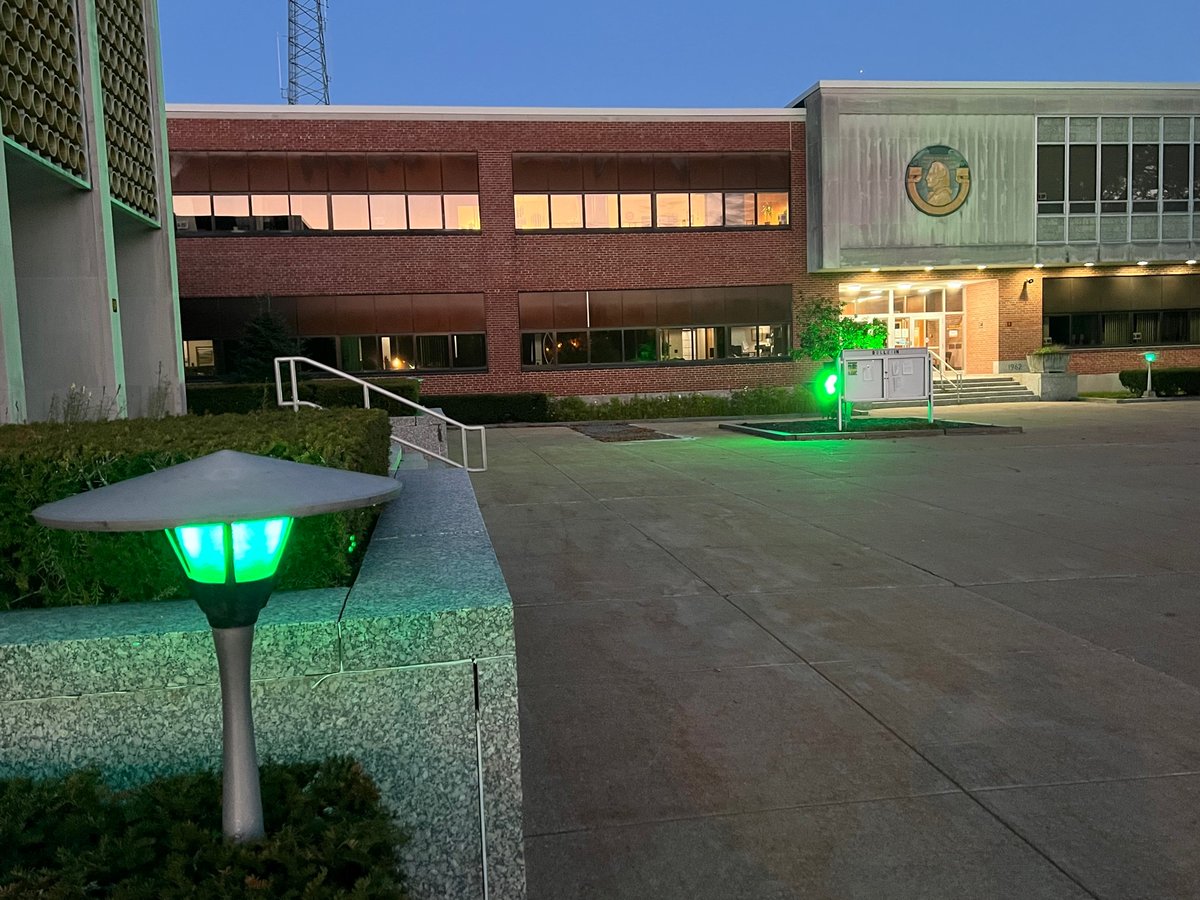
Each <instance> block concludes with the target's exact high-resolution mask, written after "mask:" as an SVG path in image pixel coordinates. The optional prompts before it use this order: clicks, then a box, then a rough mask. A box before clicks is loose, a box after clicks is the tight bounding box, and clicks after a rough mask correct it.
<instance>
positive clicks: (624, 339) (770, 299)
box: [519, 285, 791, 368]
mask: <svg viewBox="0 0 1200 900" xmlns="http://www.w3.org/2000/svg"><path fill="white" fill-rule="evenodd" d="M519 306H520V326H521V362H522V365H524V366H526V367H532V368H540V367H543V366H604V365H639V364H643V365H644V364H662V363H672V362H676V363H703V362H717V361H722V360H724V361H731V360H739V359H742V360H745V359H772V358H773V359H780V358H787V357H788V325H787V323H788V321H789V320H790V319H791V288H790V286H788V285H773V286H768V287H758V288H693V289H689V290H658V291H570V292H543V293H528V294H521V295H520V297H519ZM748 317H755V318H753V319H751V318H748ZM672 321H674V322H676V323H678V324H670V323H671V322H672ZM657 323H662V324H657Z"/></svg>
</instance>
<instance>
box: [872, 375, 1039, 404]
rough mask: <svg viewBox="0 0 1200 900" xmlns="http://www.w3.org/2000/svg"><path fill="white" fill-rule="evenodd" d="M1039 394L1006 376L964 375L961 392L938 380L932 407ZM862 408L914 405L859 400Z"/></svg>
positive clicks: (1012, 400)
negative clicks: (862, 401) (861, 401)
mask: <svg viewBox="0 0 1200 900" xmlns="http://www.w3.org/2000/svg"><path fill="white" fill-rule="evenodd" d="M1037 399H1038V396H1037V394H1035V393H1033V391H1031V390H1029V388H1027V387H1025V385H1023V384H1021V383H1020V382H1019V381H1017V380H1016V379H1014V378H1009V377H1008V376H1006V375H966V376H963V380H962V390H961V392H960V391H958V390H956V389H955V387H954V386H952V385H951V384H949V383H945V384H944V383H943V382H941V381H935V382H934V385H933V406H934V408H935V409H936V408H937V407H939V406H957V405H959V404H967V403H1020V402H1023V401H1029V400H1037ZM854 405H855V406H856V407H861V408H863V409H897V408H900V407H906V406H912V405H913V404H912V403H911V402H909V401H899V402H891V403H856V404H854Z"/></svg>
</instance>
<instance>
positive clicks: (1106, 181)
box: [1100, 144, 1129, 212]
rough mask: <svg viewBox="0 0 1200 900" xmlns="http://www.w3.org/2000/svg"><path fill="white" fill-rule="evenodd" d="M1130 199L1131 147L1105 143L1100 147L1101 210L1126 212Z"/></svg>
mask: <svg viewBox="0 0 1200 900" xmlns="http://www.w3.org/2000/svg"><path fill="white" fill-rule="evenodd" d="M1128 199H1129V148H1128V147H1127V146H1125V145H1124V144H1105V145H1104V146H1103V147H1101V148H1100V211H1101V212H1124V211H1125V206H1126V204H1125V201H1126V200H1128Z"/></svg>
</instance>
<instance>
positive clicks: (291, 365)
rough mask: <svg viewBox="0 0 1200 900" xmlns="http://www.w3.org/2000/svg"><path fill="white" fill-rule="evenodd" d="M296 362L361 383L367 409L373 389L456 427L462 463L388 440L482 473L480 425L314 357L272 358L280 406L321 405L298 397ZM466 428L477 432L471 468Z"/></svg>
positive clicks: (484, 457) (484, 453) (483, 433)
mask: <svg viewBox="0 0 1200 900" xmlns="http://www.w3.org/2000/svg"><path fill="white" fill-rule="evenodd" d="M280 363H287V364H288V374H289V376H290V381H291V386H292V394H291V398H290V399H285V398H284V396H283V369H282V367H281V365H280ZM297 363H303V364H304V365H306V366H312V367H314V368H317V369H320V370H321V371H323V372H328V373H329V374H330V375H336V376H338V377H339V378H344V379H346V380H347V381H353V382H354V383H355V384H361V385H362V389H363V407H364V408H365V409H370V408H371V393H372V392H374V393H376V394H382V395H383V396H385V397H387V398H388V399H390V400H395V401H396V402H397V403H400V404H402V405H404V406H407V407H409V408H410V409H413V410H416V411H417V412H418V413H420V414H421V415H425V416H430V417H432V418H434V419H437V420H438V421H439V422H441V423H443V424H444V425H447V426H449V427H452V428H457V429H458V434H459V439H460V441H461V446H462V462H461V463H460V462H457V461H455V460H453V459H450V458H449V457H446V456H442V455H441V454H440V453H436V452H434V451H433V450H429V449H428V448H425V447H420V446H417V445H416V444H414V443H411V442H409V441H406V440H403V439H401V438H398V437H396V436H395V435H392V440H393V441H394V442H395V443H397V444H400V445H401V446H402V447H408V448H409V449H412V450H416V451H417V452H418V453H424V454H425V455H426V456H429V457H432V458H433V459H437V460H441V461H442V462H444V463H447V464H448V465H451V466H454V467H456V468H459V469H466V470H467V471H468V472H486V471H487V432H486V431H485V430H484V427H483V426H482V425H464V424H463V423H462V422H459V421H457V420H455V419H451V418H450V417H449V416H447V415H443V414H442V413H439V412H434V411H433V410H432V409H428V408H426V407H424V406H422V405H421V404H419V403H414V402H413V401H412V400H409V399H408V398H407V397H401V396H400V395H399V394H393V393H392V392H391V391H389V390H385V389H384V388H381V387H380V386H379V385H377V384H371V382H369V381H365V380H364V379H362V378H358V377H356V376H354V375H351V374H349V373H348V372H343V371H341V370H340V369H335V368H334V367H333V366H327V365H325V363H319V362H317V361H316V360H315V359H309V358H308V357H307V356H277V357H275V401H276V402H277V403H278V404H279V405H280V406H290V407H291V408H292V410H293V411H294V412H299V411H300V407H302V406H307V407H309V408H311V409H320V408H321V407H320V406H318V405H317V404H316V403H312V402H310V401H308V400H301V399H300V392H299V390H298V382H297V379H296V364H297ZM468 431H477V432H479V454H480V462H481V464H480V465H479V466H478V467H477V468H472V467H471V466H470V465H468V463H469V459H468V457H467V432H468Z"/></svg>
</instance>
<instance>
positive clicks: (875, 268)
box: [871, 266, 879, 272]
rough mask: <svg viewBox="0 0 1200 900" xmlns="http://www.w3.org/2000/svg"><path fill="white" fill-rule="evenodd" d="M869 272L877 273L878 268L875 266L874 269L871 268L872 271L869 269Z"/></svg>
mask: <svg viewBox="0 0 1200 900" xmlns="http://www.w3.org/2000/svg"><path fill="white" fill-rule="evenodd" d="M871 271H872V272H878V271H879V266H875V267H874V268H872V269H871Z"/></svg>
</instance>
